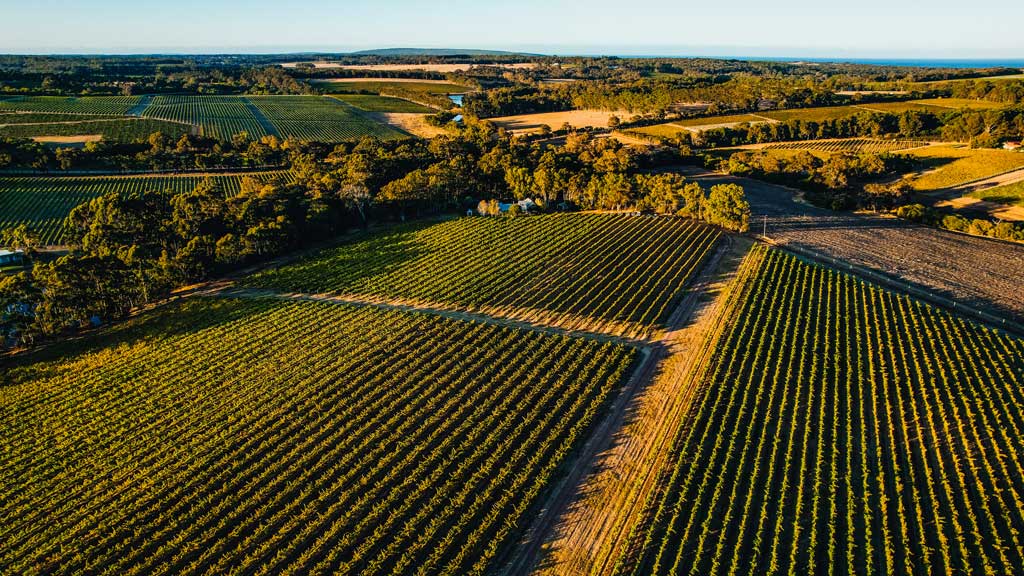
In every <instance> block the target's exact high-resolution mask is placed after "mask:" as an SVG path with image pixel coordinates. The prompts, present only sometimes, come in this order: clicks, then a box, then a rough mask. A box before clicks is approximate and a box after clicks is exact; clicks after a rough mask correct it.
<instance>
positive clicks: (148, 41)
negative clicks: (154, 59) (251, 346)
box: [0, 0, 1024, 58]
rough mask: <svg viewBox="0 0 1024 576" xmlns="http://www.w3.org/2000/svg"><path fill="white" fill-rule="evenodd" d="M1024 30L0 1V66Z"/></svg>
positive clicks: (327, 1)
mask: <svg viewBox="0 0 1024 576" xmlns="http://www.w3.org/2000/svg"><path fill="white" fill-rule="evenodd" d="M1022 21H1024V0H988V1H985V2H975V3H971V2H964V1H963V0H931V1H929V2H923V1H920V0H857V1H856V2H842V3H841V4H840V3H837V2H833V1H830V0H718V1H708V0H702V1H700V2H694V1H691V0H632V1H624V0H594V1H587V2H583V1H568V0H509V1H508V2H500V3H499V2H490V1H487V0H448V1H445V0H427V1H417V2H413V1H411V0H357V1H352V0H292V1H288V0H247V1H242V0H157V1H152V0H0V52H2V53H48V52H73V53H96V52H110V53H132V52H154V51H165V52H216V51H237V52H281V51H307V50H318V51H346V50H352V49H363V48H384V47H428V48H442V47H444V48H448V47H455V48H489V49H506V50H529V51H535V52H543V53H575V54H579V53H586V54H596V53H606V54H611V53H617V54H692V55H699V54H708V55H747V56H807V57H812V56H835V57H842V56H850V57H944V58H976V57H978V58H981V57H984V58H1024V34H1022V29H1021V22H1022Z"/></svg>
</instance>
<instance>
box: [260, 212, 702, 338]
mask: <svg viewBox="0 0 1024 576" xmlns="http://www.w3.org/2000/svg"><path fill="white" fill-rule="evenodd" d="M718 238H719V233H718V232H717V231H716V230H715V229H713V228H710V227H707V226H703V225H700V224H696V223H694V222H692V221H689V220H684V219H677V218H655V217H630V216H622V215H610V214H556V215H549V216H534V217H524V218H483V217H473V218H460V219H458V220H452V221H448V222H444V223H441V224H435V225H429V226H422V225H419V226H406V227H404V228H400V229H398V230H393V231H389V232H386V233H381V234H376V235H373V236H370V237H368V238H366V239H363V240H360V241H356V242H352V243H349V244H346V245H343V246H340V247H338V248H332V249H329V250H327V251H325V252H322V253H320V254H317V255H314V256H312V257H310V258H308V259H306V260H302V261H299V262H297V263H294V264H291V265H288V266H285V267H282V268H279V269H275V270H271V271H267V272H264V273H261V274H258V275H256V276H254V277H252V278H250V279H248V280H247V281H246V284H247V285H248V286H250V287H256V288H269V289H274V290H280V291H284V292H305V293H323V292H331V293H334V294H342V295H363V296H369V297H382V298H383V297H386V298H398V299H404V300H410V301H417V302H428V303H446V304H452V305H457V306H462V307H468V308H471V309H478V310H483V311H486V312H488V313H492V314H495V315H499V316H515V317H524V316H525V317H526V318H528V319H531V320H545V321H548V322H552V323H563V324H564V323H565V322H566V321H569V320H570V319H573V320H576V319H581V318H582V319H585V320H589V321H590V322H592V323H593V324H604V325H603V326H602V329H603V330H604V331H610V332H620V333H626V332H640V333H643V332H645V331H647V330H649V329H650V328H651V327H654V326H657V325H658V323H660V322H662V321H663V320H664V319H665V317H666V315H667V314H668V312H669V311H671V309H672V308H673V305H674V303H676V302H677V301H678V299H679V298H680V296H681V295H682V291H683V286H684V284H685V283H686V281H687V279H689V278H690V277H691V276H692V275H693V274H694V272H695V271H696V270H698V269H699V268H700V265H701V263H702V262H703V261H704V259H705V258H706V257H707V255H708V254H709V253H710V252H711V250H712V249H713V247H714V246H715V244H716V242H717V240H718Z"/></svg>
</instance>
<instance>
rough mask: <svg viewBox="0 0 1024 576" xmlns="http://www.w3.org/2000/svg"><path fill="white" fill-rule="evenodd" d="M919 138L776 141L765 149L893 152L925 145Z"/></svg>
mask: <svg viewBox="0 0 1024 576" xmlns="http://www.w3.org/2000/svg"><path fill="white" fill-rule="evenodd" d="M927 145H928V143H927V142H922V141H919V140H878V139H874V138H847V139H842V140H807V141H802V142H776V143H774V144H768V145H765V146H764V148H765V149H766V150H820V151H822V152H875V153H878V152H895V151H897V150H906V149H908V148H919V147H921V146H927Z"/></svg>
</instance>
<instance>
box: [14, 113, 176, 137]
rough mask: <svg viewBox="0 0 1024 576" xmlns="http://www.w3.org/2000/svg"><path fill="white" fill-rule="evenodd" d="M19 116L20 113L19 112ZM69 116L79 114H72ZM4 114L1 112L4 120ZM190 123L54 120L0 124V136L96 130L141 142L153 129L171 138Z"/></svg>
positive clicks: (138, 120) (106, 135) (135, 120)
mask: <svg viewBox="0 0 1024 576" xmlns="http://www.w3.org/2000/svg"><path fill="white" fill-rule="evenodd" d="M19 116H20V114H19ZM71 118H80V117H75V116H72V117H71ZM3 122H4V116H0V124H3ZM191 129H192V128H191V126H188V125H186V124H178V123H175V122H165V121H162V120H152V119H138V118H121V119H114V120H84V121H75V122H53V123H48V124H11V125H9V126H2V125H0V136H6V137H8V138H34V137H42V136H82V135H90V134H99V135H100V136H102V137H103V140H106V141H113V142H141V141H145V140H146V139H147V138H149V136H150V134H152V133H154V132H161V133H163V134H164V135H167V136H170V137H171V138H175V139H177V138H180V137H181V136H183V135H185V134H188V133H189V132H190V131H191Z"/></svg>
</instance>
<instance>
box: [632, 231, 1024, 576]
mask: <svg viewBox="0 0 1024 576" xmlns="http://www.w3.org/2000/svg"><path fill="white" fill-rule="evenodd" d="M743 274H744V275H743V276H741V278H742V280H741V281H742V282H743V283H742V286H743V289H742V290H739V291H737V292H734V297H735V298H736V299H735V301H734V302H733V305H732V312H731V314H729V322H731V325H729V326H728V327H727V329H726V332H725V334H724V335H723V336H722V338H721V340H720V341H718V342H717V343H714V344H712V346H713V353H712V354H713V355H712V356H711V359H710V360H709V362H708V365H707V366H706V368H705V370H704V371H702V372H700V373H699V375H698V378H699V382H698V384H697V386H698V388H697V389H698V390H701V392H700V395H699V397H698V398H697V399H696V400H695V401H694V403H693V408H692V410H691V413H690V414H689V415H688V416H687V417H686V418H685V419H684V420H683V422H684V424H683V425H682V426H681V427H680V429H679V435H678V436H677V438H676V441H675V445H674V446H673V447H672V454H673V458H674V461H675V465H674V467H670V468H669V469H667V470H666V471H665V472H664V474H663V476H662V482H661V483H660V489H659V490H658V491H656V493H655V494H654V495H653V497H652V499H651V501H650V506H649V508H648V518H647V519H646V521H643V522H641V523H640V524H639V528H638V530H637V531H636V532H635V533H634V535H633V538H632V548H631V551H632V553H631V554H630V555H629V556H628V557H627V558H626V559H625V560H624V561H623V562H622V563H621V565H620V566H619V570H618V574H619V575H620V576H621V575H627V574H630V575H636V576H640V575H643V576H648V575H651V576H657V575H661V574H682V573H690V574H762V573H780V574H785V573H788V574H821V573H833V572H834V573H839V574H925V573H935V574H950V573H952V574H957V573H961V574H966V573H974V574H980V573H993V574H1010V573H1014V572H1015V571H1016V570H1017V569H1018V568H1019V567H1020V566H1022V565H1024V548H1021V547H1020V546H1019V545H1018V541H1019V537H1020V528H1021V526H1024V479H1022V477H1021V474H1020V470H1021V469H1022V468H1024V434H1022V433H1021V432H1022V430H1024V412H1022V410H1021V406H1022V405H1024V388H1022V385H1024V360H1022V358H1024V341H1022V340H1020V339H1017V338H1012V337H1009V336H1007V335H1005V334H1002V333H998V332H995V331H993V330H991V329H988V328H984V327H981V326H979V325H976V324H973V323H971V322H968V321H965V320H963V319H961V318H958V317H956V316H953V315H951V314H949V313H946V312H943V311H941V310H938V309H936V308H933V307H931V306H928V305H925V304H922V303H920V302H918V301H915V300H913V299H911V298H909V297H907V296H901V295H898V294H894V293H891V292H888V291H885V290H882V289H879V288H877V287H874V286H872V285H869V284H866V283H864V282H862V281H859V280H856V279H854V278H852V277H850V276H847V275H844V274H842V273H839V272H836V271H833V270H829V269H826V268H822V267H818V266H812V265H808V264H805V263H802V262H801V261H799V260H797V259H796V258H794V257H792V256H788V255H784V253H782V252H778V251H770V250H768V249H764V248H760V249H757V250H755V252H754V253H753V256H752V257H750V258H748V262H747V263H746V268H745V272H744V273H743Z"/></svg>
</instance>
